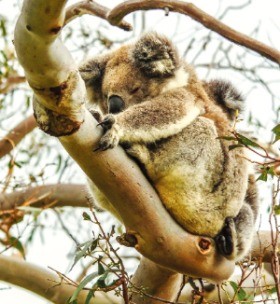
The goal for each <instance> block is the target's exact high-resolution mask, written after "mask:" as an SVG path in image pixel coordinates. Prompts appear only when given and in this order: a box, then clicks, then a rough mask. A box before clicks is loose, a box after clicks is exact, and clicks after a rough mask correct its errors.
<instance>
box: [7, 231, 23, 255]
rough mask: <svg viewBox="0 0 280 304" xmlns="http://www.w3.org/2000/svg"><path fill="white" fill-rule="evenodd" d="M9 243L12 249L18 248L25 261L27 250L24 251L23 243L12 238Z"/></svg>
mask: <svg viewBox="0 0 280 304" xmlns="http://www.w3.org/2000/svg"><path fill="white" fill-rule="evenodd" d="M9 243H10V245H11V246H12V247H14V248H16V249H17V250H18V251H19V252H20V253H21V255H22V256H23V258H24V259H25V250H24V247H23V245H22V243H21V242H20V240H19V239H17V238H15V237H13V236H11V237H10V238H9Z"/></svg>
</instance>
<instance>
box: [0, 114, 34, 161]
mask: <svg viewBox="0 0 280 304" xmlns="http://www.w3.org/2000/svg"><path fill="white" fill-rule="evenodd" d="M36 126H37V124H36V120H35V118H34V116H33V115H30V116H29V117H27V118H26V119H24V120H23V121H21V122H20V123H19V124H18V125H17V126H16V127H15V128H14V129H13V130H11V131H10V132H9V133H8V134H7V135H6V136H5V137H4V138H3V139H1V140H0V158H2V157H3V156H5V155H7V154H8V153H10V152H11V151H12V150H13V149H14V148H15V146H16V145H17V144H18V143H19V142H20V141H21V140H22V139H23V138H24V137H25V136H26V135H27V134H28V133H30V132H31V131H33V130H34V128H35V127H36Z"/></svg>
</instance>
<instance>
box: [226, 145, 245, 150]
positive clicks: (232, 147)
mask: <svg viewBox="0 0 280 304" xmlns="http://www.w3.org/2000/svg"><path fill="white" fill-rule="evenodd" d="M242 147H243V145H240V144H238V145H230V146H229V147H228V149H229V151H231V150H233V149H236V148H242Z"/></svg>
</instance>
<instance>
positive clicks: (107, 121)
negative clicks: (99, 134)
mask: <svg viewBox="0 0 280 304" xmlns="http://www.w3.org/2000/svg"><path fill="white" fill-rule="evenodd" d="M115 122H116V119H115V117H114V116H113V115H112V114H108V115H106V116H105V118H104V119H103V120H102V121H101V122H99V123H98V124H97V126H101V127H102V128H103V129H104V130H105V131H107V130H110V129H111V128H112V126H113V124H114V123H115Z"/></svg>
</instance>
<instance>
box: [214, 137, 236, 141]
mask: <svg viewBox="0 0 280 304" xmlns="http://www.w3.org/2000/svg"><path fill="white" fill-rule="evenodd" d="M217 139H224V140H236V138H235V137H233V136H219V137H217Z"/></svg>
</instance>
